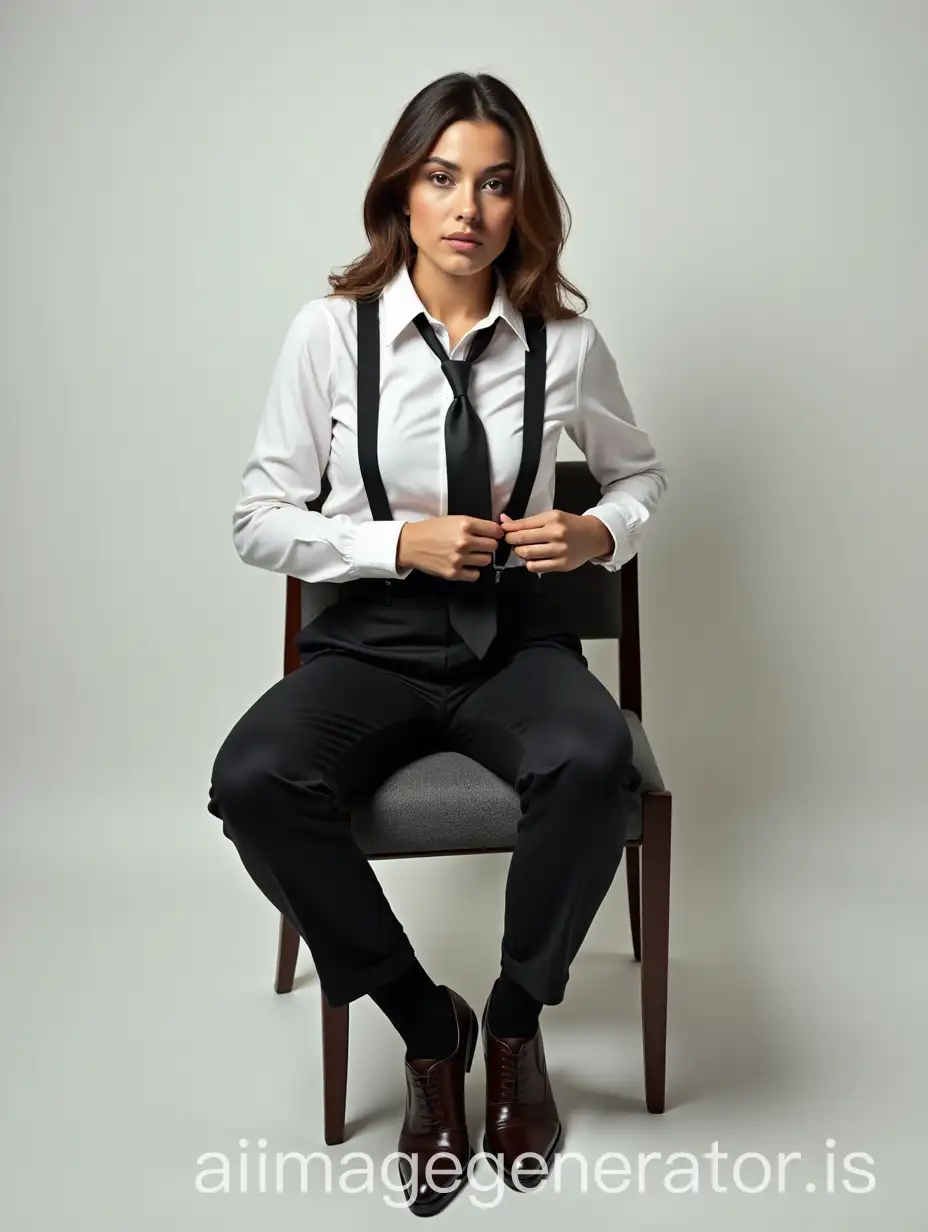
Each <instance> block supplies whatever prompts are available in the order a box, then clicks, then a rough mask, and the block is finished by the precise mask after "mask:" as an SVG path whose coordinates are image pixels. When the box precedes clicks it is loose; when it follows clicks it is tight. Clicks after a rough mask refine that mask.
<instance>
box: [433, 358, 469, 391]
mask: <svg viewBox="0 0 928 1232" xmlns="http://www.w3.org/2000/svg"><path fill="white" fill-rule="evenodd" d="M473 366H474V361H473V360H472V359H443V360H442V361H441V370H442V372H443V373H444V374H445V376H446V377H447V378H448V384H449V385H450V386H451V389H452V391H453V393H454V396H455V397H456V398H463V397H464V396H465V395H466V393H467V386H468V384H469V383H470V374H471V369H472V368H473Z"/></svg>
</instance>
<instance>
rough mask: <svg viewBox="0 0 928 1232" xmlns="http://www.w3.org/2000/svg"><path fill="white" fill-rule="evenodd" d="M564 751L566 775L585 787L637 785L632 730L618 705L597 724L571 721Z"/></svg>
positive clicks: (609, 787) (600, 787) (615, 787)
mask: <svg viewBox="0 0 928 1232" xmlns="http://www.w3.org/2000/svg"><path fill="white" fill-rule="evenodd" d="M562 755H563V759H564V771H565V773H566V775H567V776H568V778H570V779H571V780H572V781H574V782H575V783H576V784H577V785H578V786H579V787H582V788H583V789H585V790H604V791H613V790H615V789H618V788H622V787H628V786H629V785H632V786H633V785H634V779H635V774H636V771H635V769H634V766H633V764H632V738H631V732H630V730H629V726H628V723H627V722H626V720H625V717H624V715H623V714H622V712H621V710H619V709H618V708H616V713H615V715H610V716H609V717H608V718H607V719H605V720H603V721H602V722H600V723H599V724H597V725H596V727H595V728H590V727H589V726H587V725H584V724H575V725H571V726H570V727H569V728H568V729H567V730H566V731H565V732H564V736H563V744H562Z"/></svg>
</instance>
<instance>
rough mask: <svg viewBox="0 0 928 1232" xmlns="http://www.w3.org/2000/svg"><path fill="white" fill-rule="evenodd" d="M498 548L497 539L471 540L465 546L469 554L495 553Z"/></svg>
mask: <svg viewBox="0 0 928 1232" xmlns="http://www.w3.org/2000/svg"><path fill="white" fill-rule="evenodd" d="M498 547H499V540H498V539H472V540H471V541H470V543H469V544H468V545H467V550H468V551H469V552H495V551H496V549H497V548H498Z"/></svg>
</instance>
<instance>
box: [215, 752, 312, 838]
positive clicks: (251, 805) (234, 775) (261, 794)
mask: <svg viewBox="0 0 928 1232" xmlns="http://www.w3.org/2000/svg"><path fill="white" fill-rule="evenodd" d="M307 795H310V796H312V797H313V803H314V810H313V811H314V812H328V811H331V810H335V809H336V804H335V800H334V793H333V792H332V791H331V789H330V788H329V786H328V785H327V783H326V780H325V776H323V775H322V774H321V773H316V772H315V771H314V766H313V762H312V759H311V758H307V757H305V756H304V757H303V758H302V760H301V764H300V765H299V766H295V765H294V764H293V761H292V757H291V756H289V755H288V751H287V749H286V748H285V747H284V746H283V745H282V744H281V743H277V742H274V741H272V740H269V739H267V738H266V737H262V738H253V739H250V740H244V739H240V738H238V737H237V736H236V734H235V733H234V732H233V733H231V734H230V736H229V737H228V738H227V739H226V741H225V743H224V744H223V745H222V747H221V748H220V750H219V752H218V753H217V754H216V758H215V761H214V762H213V770H212V777H211V782H210V789H209V804H208V806H207V807H208V809H209V811H210V812H211V813H213V814H215V815H216V816H217V817H222V818H223V820H224V821H227V822H231V823H233V824H234V825H236V826H237V827H242V826H250V825H261V826H266V825H267V824H268V822H269V821H270V822H272V821H273V820H274V818H275V817H282V816H284V815H285V814H286V811H287V809H288V807H289V808H290V809H291V810H293V809H294V808H297V807H299V806H300V805H305V803H306V796H307Z"/></svg>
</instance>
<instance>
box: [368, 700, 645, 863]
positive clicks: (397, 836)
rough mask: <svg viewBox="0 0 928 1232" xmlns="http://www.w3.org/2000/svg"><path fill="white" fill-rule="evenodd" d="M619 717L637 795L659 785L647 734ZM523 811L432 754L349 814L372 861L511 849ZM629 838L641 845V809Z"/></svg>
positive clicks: (468, 771)
mask: <svg viewBox="0 0 928 1232" xmlns="http://www.w3.org/2000/svg"><path fill="white" fill-rule="evenodd" d="M622 713H623V714H624V715H625V717H626V719H627V720H628V724H629V727H630V729H631V733H632V743H633V749H634V752H633V759H634V764H635V766H636V767H637V769H638V770H639V771H640V772H641V775H642V779H643V782H642V786H641V791H642V792H647V791H662V790H663V789H664V783H663V780H662V779H661V776H660V771H659V770H658V767H657V761H656V760H655V757H654V753H653V751H652V749H651V746H650V744H649V743H648V738H647V736H646V735H645V731H644V728H643V727H642V725H641V722H640V720H639V719H638V717H637V715H635V714H634V712H633V711H631V710H623V711H622ZM520 813H521V809H520V806H519V796H518V794H517V792H516V790H515V788H514V787H512V786H511V785H510V784H509V783H507V782H506V781H505V780H504V779H501V778H500V777H499V776H498V775H496V774H494V773H493V771H492V770H487V769H486V767H485V766H482V765H480V763H479V762H476V761H474V760H473V759H472V758H470V757H465V756H464V755H463V754H462V753H452V752H437V753H431V754H429V755H428V756H426V757H421V758H419V759H417V760H416V761H413V762H410V763H409V764H408V765H406V766H402V767H401V768H400V769H399V770H397V771H396V773H395V774H392V775H391V776H390V777H389V778H388V779H386V780H385V781H384V782H383V783H382V784H381V786H380V787H379V788H378V790H377V791H376V792H375V793H374V794H373V796H371V798H370V799H369V800H362V801H358V802H357V803H355V804H354V805H353V806H352V807H351V809H350V813H349V816H350V824H351V831H352V834H353V835H354V836H355V838H356V840H357V842H358V845H359V846H360V848H361V850H362V851H364V852H365V853H366V854H367V855H370V856H378V855H381V856H385V855H400V854H403V853H406V852H408V853H413V852H420V853H424V852H432V851H434V852H439V851H472V850H477V849H480V848H496V849H499V850H501V851H509V850H511V849H512V846H513V844H514V843H515V838H516V825H517V823H518V820H519V816H520ZM628 838H629V840H630V841H636V840H638V839H640V838H641V808H640V805H638V806H637V807H636V808H635V810H634V812H633V814H632V817H631V819H630V825H629V833H628Z"/></svg>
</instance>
